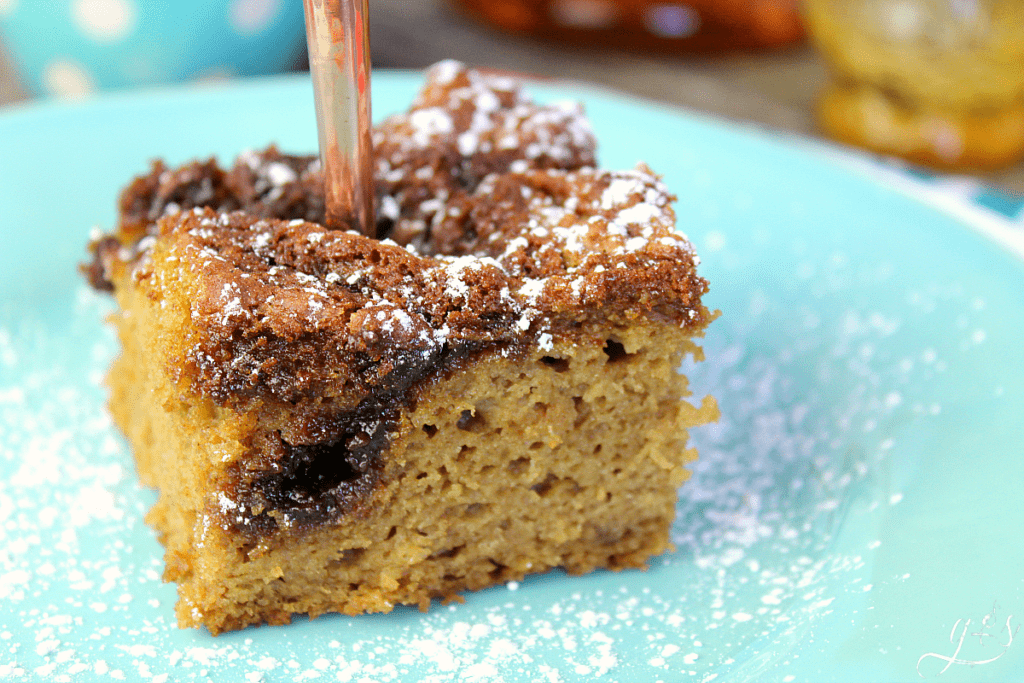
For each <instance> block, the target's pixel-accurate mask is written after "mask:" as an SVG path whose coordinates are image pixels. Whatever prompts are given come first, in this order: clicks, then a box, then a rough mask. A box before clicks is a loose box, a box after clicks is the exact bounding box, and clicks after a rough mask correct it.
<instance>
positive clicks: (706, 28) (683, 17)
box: [454, 0, 803, 53]
mask: <svg viewBox="0 0 1024 683" xmlns="http://www.w3.org/2000/svg"><path fill="white" fill-rule="evenodd" d="M454 1H455V4H457V5H459V6H461V7H462V8H463V9H465V10H466V11H467V12H468V13H469V14H471V15H473V16H475V17H477V18H479V19H481V20H483V21H485V22H487V23H489V24H492V25H494V26H497V27H499V28H501V29H504V30H506V31H511V32H514V33H518V34H525V35H531V36H535V37H538V38H544V39H550V40H555V41H562V42H569V43H574V44H584V45H589V46H594V47H616V48H624V49H628V50H636V51H640V52H670V53H671V52H683V53H693V52H716V51H721V50H749V49H759V48H767V47H775V46H778V45H784V44H786V43H791V42H794V41H797V40H800V39H801V38H802V37H803V28H802V25H801V19H800V14H799V8H798V6H797V3H798V0H689V1H688V2H652V1H650V0H454Z"/></svg>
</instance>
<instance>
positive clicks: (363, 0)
mask: <svg viewBox="0 0 1024 683" xmlns="http://www.w3.org/2000/svg"><path fill="white" fill-rule="evenodd" d="M303 4H304V7H305V10H306V42H307V43H308V45H309V72H310V75H311V76H312V78H313V96H314V98H315V101H316V124H317V131H318V133H319V139H320V163H321V166H322V168H323V176H324V190H325V193H326V202H327V219H326V222H327V224H328V227H331V228H352V229H355V230H357V231H359V232H361V233H363V234H364V235H366V236H367V237H374V236H375V227H374V225H375V223H374V217H373V167H372V164H373V159H372V157H373V147H372V144H373V143H372V139H371V135H370V40H369V26H368V23H367V0H304V3H303Z"/></svg>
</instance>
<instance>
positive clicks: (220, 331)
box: [96, 62, 710, 405]
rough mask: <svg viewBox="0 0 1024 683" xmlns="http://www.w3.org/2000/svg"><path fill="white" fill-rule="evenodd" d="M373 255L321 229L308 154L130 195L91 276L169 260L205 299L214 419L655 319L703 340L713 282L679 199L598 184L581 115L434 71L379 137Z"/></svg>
mask: <svg viewBox="0 0 1024 683" xmlns="http://www.w3.org/2000/svg"><path fill="white" fill-rule="evenodd" d="M375 154H376V156H377V163H376V174H377V192H378V196H377V200H378V216H379V217H380V222H379V228H380V230H381V232H382V233H383V234H386V235H389V237H386V238H385V239H382V240H376V239H371V238H367V237H364V236H362V235H360V234H358V233H355V232H348V231H329V230H326V229H324V228H323V227H322V226H321V225H319V224H318V223H317V222H316V221H317V220H318V219H319V217H321V216H322V212H323V198H322V189H321V183H320V181H319V164H318V163H317V162H316V161H315V160H314V159H313V158H312V157H292V156H286V155H282V154H280V153H278V152H277V150H275V149H273V148H271V149H269V150H266V151H265V152H261V153H247V154H244V155H242V156H241V157H240V158H239V159H238V161H236V163H235V166H234V168H233V169H231V170H230V171H223V170H221V169H220V168H219V167H218V166H217V165H216V163H214V162H212V161H210V162H206V163H193V164H189V165H187V166H184V167H182V168H180V169H177V170H168V169H167V168H165V167H164V166H163V165H162V164H159V163H158V164H157V165H155V166H154V169H153V172H152V173H151V174H150V175H149V176H146V177H142V178H139V179H137V180H136V181H135V182H134V183H133V184H132V185H131V186H130V187H129V188H128V189H127V190H126V192H125V193H124V195H123V197H122V203H121V210H122V215H121V227H120V231H119V233H118V234H117V235H116V241H114V240H109V239H108V240H106V241H102V242H100V243H98V246H97V249H96V251H97V261H98V263H100V264H101V266H102V267H101V268H97V272H98V273H100V274H106V277H108V278H109V277H110V273H111V272H113V271H114V270H116V268H117V267H118V265H117V264H121V265H122V266H128V267H129V268H130V269H131V271H132V272H133V274H134V277H135V278H139V279H148V280H150V281H151V282H152V286H156V287H159V286H160V282H159V281H158V280H159V278H152V277H150V276H151V275H152V273H153V272H154V269H156V270H159V264H160V263H163V264H166V263H168V262H173V263H174V265H175V267H176V268H184V269H186V270H187V271H188V272H190V273H192V274H193V275H194V279H195V281H197V282H199V283H200V287H199V290H198V291H197V292H195V293H194V297H193V299H192V301H191V316H190V318H191V324H192V326H193V327H194V330H195V332H194V333H193V334H192V335H191V336H190V344H191V346H190V348H189V350H188V352H187V354H186V356H187V357H185V358H183V359H182V367H183V368H184V369H183V377H184V378H186V379H188V380H189V381H190V383H191V384H192V386H194V387H195V388H196V389H198V390H199V391H200V392H201V393H203V394H205V395H209V396H211V397H213V398H214V399H215V400H218V401H220V402H237V401H246V400H248V399H254V398H262V399H271V398H273V399H278V400H286V401H296V400H300V399H302V398H307V397H313V396H321V395H322V394H323V392H325V391H329V390H331V389H329V387H332V386H333V387H335V389H333V390H334V391H337V390H338V389H337V387H338V386H343V387H344V389H343V390H342V391H343V394H344V399H345V400H344V403H347V404H350V405H355V404H357V403H358V402H359V401H360V400H362V398H363V397H365V396H368V395H371V394H373V393H375V392H377V393H379V392H380V391H382V390H385V391H390V390H391V388H392V387H395V386H399V385H404V384H407V383H408V382H415V381H416V380H417V379H418V378H420V377H422V376H424V375H425V374H426V373H428V372H429V371H430V368H436V367H438V366H439V365H450V364H451V363H453V362H456V360H457V359H458V358H460V357H464V356H465V355H467V354H470V353H473V352H475V351H478V350H483V349H487V348H499V349H502V350H503V351H504V352H512V351H514V349H515V347H516V345H517V344H527V343H528V344H534V343H540V344H541V345H542V346H546V345H550V344H551V343H552V340H553V338H555V337H557V336H559V335H560V334H562V333H563V332H564V331H565V330H567V329H568V328H570V327H572V326H575V325H577V324H579V323H584V322H589V321H598V320H600V321H603V320H611V321H612V322H618V323H623V324H626V323H628V321H630V320H632V319H635V318H637V317H640V316H651V315H655V316H659V317H661V318H664V319H668V320H673V321H675V322H676V323H677V324H679V325H681V326H683V327H687V328H690V329H692V330H694V332H697V331H699V330H701V329H703V327H704V326H706V324H707V323H708V322H709V321H710V316H709V314H708V311H707V310H706V309H705V308H704V307H703V305H702V304H701V301H700V299H701V296H702V295H703V294H704V293H705V292H706V291H707V283H706V281H705V280H703V279H702V278H701V277H700V276H699V275H698V274H697V271H696V267H697V263H698V259H697V257H696V255H695V254H694V251H693V248H692V246H691V245H690V243H689V242H688V241H687V240H686V238H685V236H683V235H682V234H680V233H678V232H676V231H675V214H674V212H673V209H672V207H671V202H672V200H673V197H672V196H671V195H670V194H669V193H668V191H667V189H666V188H665V187H664V185H663V184H662V182H661V181H660V179H659V178H658V177H657V176H655V175H654V174H653V173H652V172H651V171H650V170H649V169H648V168H646V167H645V166H642V165H641V166H638V167H637V168H636V169H633V170H629V171H604V170H596V169H595V168H593V167H592V165H591V164H592V163H593V159H594V156H593V154H594V141H593V136H592V134H591V133H590V130H589V126H588V125H587V124H586V122H585V120H584V119H583V117H582V113H581V111H580V110H579V108H578V107H569V106H541V105H536V104H533V103H532V102H530V101H529V100H528V99H527V98H526V97H525V96H524V95H523V94H522V92H521V91H520V90H519V88H518V86H516V85H515V84H513V83H512V82H511V81H509V80H508V79H503V78H488V77H485V76H482V75H480V74H478V73H476V72H473V71H470V70H467V69H465V68H464V67H462V66H461V65H458V64H455V63H452V62H446V63H442V64H441V65H438V66H436V67H435V68H433V69H432V70H431V71H430V72H429V74H428V80H427V83H426V85H425V87H424V89H423V91H422V92H421V93H420V95H419V96H418V97H417V99H416V100H415V102H414V104H413V107H412V109H411V110H410V111H409V112H407V113H405V114H401V115H398V116H394V117H391V118H389V119H387V120H386V121H385V122H383V123H382V124H381V125H380V126H379V127H378V128H377V129H376V131H375Z"/></svg>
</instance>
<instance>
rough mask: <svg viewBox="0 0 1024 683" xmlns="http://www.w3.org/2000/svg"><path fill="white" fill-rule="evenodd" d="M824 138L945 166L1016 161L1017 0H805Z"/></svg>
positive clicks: (1021, 11) (1020, 152) (1019, 107)
mask: <svg viewBox="0 0 1024 683" xmlns="http://www.w3.org/2000/svg"><path fill="white" fill-rule="evenodd" d="M804 13H805V19H806V22H807V28H808V31H809V32H810V34H811V37H812V40H813V41H814V43H815V44H816V45H817V47H818V48H819V49H820V50H821V52H822V54H823V55H824V57H825V59H826V61H827V62H828V65H829V68H830V71H831V76H832V81H831V83H830V84H829V86H828V87H827V89H826V90H825V92H824V93H823V94H822V95H821V97H820V99H819V101H818V112H817V113H818V122H819V125H820V126H821V127H822V128H823V129H824V131H825V132H826V133H827V134H829V135H830V136H832V137H834V138H836V139H838V140H840V141H843V142H847V143H851V144H856V145H860V146H863V147H867V148H869V149H872V150H875V151H878V152H882V153H887V154H895V155H898V156H901V157H904V158H907V159H909V160H911V161H915V162H919V163H923V164H927V165H930V166H934V167H939V168H946V169H979V170H980V169H992V168H998V167H1000V166H1005V165H1008V164H1010V163H1012V162H1014V161H1017V160H1018V159H1020V158H1022V157H1024V2H1021V0H805V4H804Z"/></svg>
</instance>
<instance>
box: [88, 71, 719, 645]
mask: <svg viewBox="0 0 1024 683" xmlns="http://www.w3.org/2000/svg"><path fill="white" fill-rule="evenodd" d="M375 148H376V152H375V153H376V157H377V169H376V173H377V190H378V203H379V205H378V216H379V225H378V228H379V230H380V234H381V235H386V236H387V238H385V239H382V240H374V239H370V238H367V237H364V236H362V235H359V234H356V233H354V232H343V231H333V232H332V231H328V230H325V229H324V228H323V227H322V226H321V225H320V224H319V223H318V221H319V220H320V219H321V217H322V215H323V196H322V191H321V181H320V178H319V164H318V163H317V162H316V160H315V159H314V158H312V157H294V156H287V155H283V154H280V153H279V152H278V151H277V150H275V149H273V148H271V149H269V150H266V151H264V152H260V153H248V154H245V155H242V156H241V157H240V158H239V159H238V161H237V162H236V163H235V165H234V167H233V168H232V169H229V170H225V169H221V168H220V167H219V166H218V165H217V164H216V163H215V162H213V161H210V162H205V163H200V162H196V163H192V164H189V165H186V166H184V167H182V168H179V169H175V170H171V169H168V168H166V167H164V166H163V165H162V164H160V163H157V164H155V165H154V168H153V170H152V172H151V173H150V174H149V175H147V176H144V177H141V178H139V179H137V180H135V181H134V182H133V183H132V184H131V185H130V186H129V187H128V188H127V189H126V190H125V192H124V194H123V195H122V200H121V219H120V226H119V229H118V231H117V232H116V233H114V234H112V235H109V236H106V237H104V238H102V239H100V240H98V241H96V242H95V243H94V245H93V251H94V256H95V259H94V263H93V265H92V267H91V269H90V276H91V278H92V280H93V282H94V284H96V285H97V286H100V287H105V288H108V289H112V291H113V292H114V295H115V296H116V298H117V302H118V304H119V308H120V311H119V313H118V314H117V315H116V316H115V324H116V326H117V329H118V333H119V335H120V339H121V342H122V344H123V353H122V355H121V356H120V358H119V359H118V360H117V361H116V362H115V364H114V366H113V367H112V369H111V371H110V376H109V383H110V387H111V391H112V395H111V410H112V412H113V415H114V418H115V421H116V423H117V425H118V426H119V427H120V428H121V429H122V430H123V431H124V433H125V434H126V435H127V437H128V439H129V441H130V443H131V445H132V448H133V450H134V453H135V457H136V461H137V465H138V471H139V474H140V476H141V477H142V479H143V481H144V482H146V483H147V484H149V485H151V486H155V487H157V488H158V489H159V492H160V496H159V501H158V503H157V504H156V505H155V506H154V508H153V509H152V511H151V512H150V514H149V516H148V520H149V521H150V523H151V524H152V525H153V526H154V527H155V528H156V529H157V531H158V533H159V535H160V539H161V541H162V542H163V544H164V545H165V547H166V556H165V559H166V572H165V576H166V579H167V580H169V581H175V582H177V583H178V594H179V601H178V605H177V615H178V622H179V624H180V625H181V626H199V625H205V626H206V627H207V628H208V629H209V630H210V631H211V632H212V633H215V634H216V633H220V632H222V631H225V630H231V629H237V628H242V627H244V626H246V625H249V624H258V623H261V622H269V623H272V624H281V623H287V622H288V621H289V620H290V619H291V617H292V615H293V614H301V613H306V614H309V615H317V614H321V613H324V612H343V613H346V614H358V613H362V612H381V611H388V610H390V609H392V607H393V606H394V605H396V604H415V605H419V606H420V607H421V608H422V609H426V608H427V607H428V606H429V605H430V602H431V600H433V599H434V598H442V599H452V598H456V597H457V596H458V595H459V594H460V592H462V591H465V590H467V589H470V590H475V589H480V588H484V587H486V586H490V585H493V584H495V583H499V582H505V581H510V580H514V579H520V578H522V577H523V576H525V575H526V574H529V573H532V572H543V571H546V570H548V569H551V568H553V567H564V568H565V569H566V570H567V571H568V572H569V573H572V574H579V573H584V572H589V571H591V570H593V569H595V568H599V567H603V568H611V569H621V568H627V567H644V566H645V564H646V562H647V560H648V558H650V557H651V556H652V555H656V554H658V553H661V552H664V551H665V550H666V549H667V548H668V547H669V537H668V534H669V526H670V524H671V522H672V519H673V516H674V511H675V503H676V489H677V488H678V487H679V486H680V484H682V483H683V481H684V480H685V479H686V477H687V476H688V472H687V470H686V469H685V464H686V463H687V462H689V461H691V460H693V459H694V458H695V457H696V454H695V453H694V452H693V451H692V450H688V449H687V447H686V441H687V431H686V430H687V429H688V428H689V427H692V426H695V425H699V424H701V423H705V422H708V421H709V420H712V419H714V417H715V416H716V413H717V411H716V408H715V405H714V402H713V401H712V400H711V399H705V400H704V401H703V403H702V404H701V406H700V407H695V406H694V405H692V404H691V403H689V402H687V401H685V400H683V399H684V397H686V396H688V391H687V384H686V378H685V377H684V376H683V375H682V374H680V372H679V371H678V368H679V366H680V363H681V360H682V358H683V356H684V355H686V354H691V355H693V356H694V357H697V358H699V357H700V356H701V351H700V348H699V347H698V346H697V345H696V344H695V342H694V340H695V338H697V337H700V336H701V334H702V333H703V331H704V329H705V327H706V326H707V325H708V323H709V322H710V321H711V319H712V317H713V315H712V314H711V313H709V311H708V310H707V309H706V308H705V307H704V306H703V305H702V303H701V297H702V295H703V294H704V293H705V292H706V291H707V283H706V281H705V280H703V279H702V278H701V277H700V276H699V275H698V274H697V271H696V267H697V262H698V259H697V257H696V255H695V254H694V252H693V249H692V247H691V245H690V244H689V242H687V240H686V238H685V237H684V236H683V235H681V234H679V233H677V232H675V230H674V224H675V216H674V213H673V210H672V208H671V206H670V201H671V200H672V197H671V196H670V195H669V193H668V191H667V190H666V188H665V187H664V186H663V185H662V183H661V181H660V180H659V179H658V177H657V176H655V175H654V174H653V173H652V172H651V171H650V170H649V169H647V168H646V167H643V166H640V167H638V168H636V169H634V170H629V171H622V172H610V171H602V170H595V169H594V168H593V163H594V141H593V136H592V134H591V133H590V130H589V127H588V126H587V125H586V121H585V119H584V118H583V116H582V113H581V111H580V110H579V109H578V108H575V107H566V106H539V105H535V104H533V103H531V102H530V101H529V100H528V99H527V98H526V96H525V95H523V94H522V92H521V91H520V90H519V88H518V86H516V85H515V84H514V83H512V82H510V81H508V80H505V79H495V78H486V77H484V76H481V75H480V74H477V73H476V72H473V71H469V70H466V69H465V68H463V67H461V66H460V65H457V64H454V63H451V62H448V63H443V64H441V65H438V66H437V67H435V68H434V69H432V70H431V71H430V72H429V74H428V79H427V82H426V85H425V87H424V89H423V91H422V93H421V94H420V95H419V97H418V98H417V99H416V101H415V102H414V104H413V107H412V109H411V110H410V111H409V112H408V113H406V114H402V115H399V116H395V117H393V118H391V119H388V120H387V121H385V122H384V123H383V124H382V125H380V126H379V127H378V128H377V130H376V131H375Z"/></svg>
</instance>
